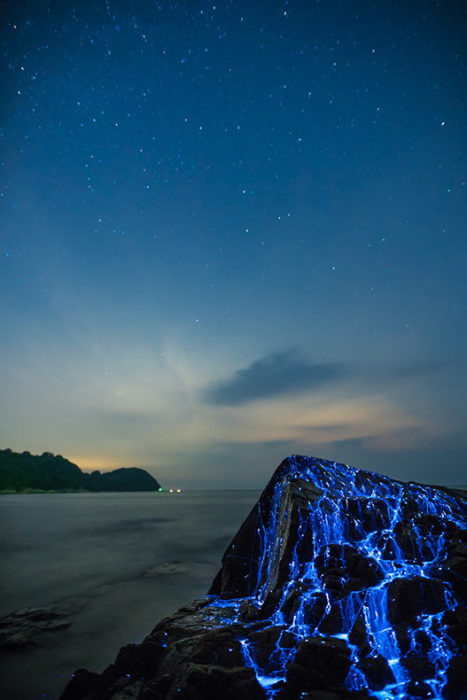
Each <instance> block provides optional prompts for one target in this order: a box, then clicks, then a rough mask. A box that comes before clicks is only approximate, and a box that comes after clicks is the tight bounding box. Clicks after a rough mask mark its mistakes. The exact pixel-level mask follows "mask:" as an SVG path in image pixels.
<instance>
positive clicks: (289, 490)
mask: <svg viewBox="0 0 467 700" xmlns="http://www.w3.org/2000/svg"><path fill="white" fill-rule="evenodd" d="M266 491H267V489H266ZM266 491H265V493H264V494H263V496H262V498H261V499H260V501H259V503H258V505H257V507H256V508H257V514H258V517H257V528H256V534H255V538H257V540H258V541H257V542H253V543H252V552H253V551H257V552H259V557H258V558H256V559H255V561H252V563H251V566H250V572H249V573H248V574H246V575H245V577H246V578H247V579H248V581H247V585H248V588H249V594H248V595H247V596H246V598H243V599H242V601H241V602H242V605H243V606H244V605H245V604H247V605H251V607H252V608H253V609H254V608H257V610H258V611H259V612H260V614H259V615H258V617H257V618H256V620H255V623H254V624H253V623H251V622H248V619H247V620H246V621H245V617H243V618H242V608H241V606H240V605H239V602H240V601H239V599H238V598H237V599H236V600H235V601H233V600H232V599H226V595H225V594H224V596H223V598H221V597H218V596H213V599H212V603H211V604H212V605H219V606H222V607H226V606H227V605H228V606H232V610H233V611H234V612H232V616H231V618H230V619H229V622H236V621H239V620H241V621H242V622H243V624H244V629H245V634H244V636H243V638H242V639H240V640H239V641H240V642H241V645H242V650H243V656H244V662H245V665H246V666H248V667H251V668H253V669H254V670H255V673H256V677H257V679H258V681H259V683H260V684H261V685H262V687H263V688H264V690H265V693H266V695H267V697H268V698H274V696H275V695H276V694H277V692H278V690H279V688H280V687H281V685H283V682H284V680H285V679H286V676H287V667H288V665H289V664H290V662H291V661H292V660H293V659H294V657H295V654H296V652H297V645H298V644H299V643H300V641H301V640H303V639H305V638H309V637H314V638H317V639H319V638H322V639H328V640H329V639H331V640H332V639H337V640H341V642H342V641H343V642H345V644H346V645H347V648H348V650H349V654H350V660H351V665H350V671H349V672H348V674H347V676H346V679H345V683H344V686H345V687H346V688H348V689H349V690H367V691H368V692H369V693H370V694H371V695H372V696H373V697H375V698H380V699H381V700H383V699H384V700H390V699H396V698H399V699H400V700H402V698H412V697H431V698H441V697H442V696H443V688H444V686H445V684H446V680H447V669H448V666H449V663H450V661H451V659H452V658H453V656H455V655H456V652H457V646H456V643H455V641H454V640H453V639H451V638H450V637H449V634H448V631H447V626H446V624H445V623H444V622H443V615H444V614H445V613H446V611H448V610H453V609H454V608H455V606H456V604H457V601H456V595H455V592H454V591H453V588H452V585H451V583H449V582H448V581H446V577H444V578H443V570H442V566H443V561H444V560H445V558H446V555H447V547H448V544H450V543H451V544H452V539H453V532H454V533H460V530H458V528H465V511H463V510H462V506H461V505H460V499H456V498H454V497H453V495H451V494H449V492H448V491H443V490H442V489H438V488H435V487H430V486H425V485H420V484H413V483H408V484H406V483H401V482H397V481H393V480H391V479H389V478H387V477H384V476H380V475H377V474H373V473H371V472H364V471H361V470H357V469H354V468H352V467H349V466H345V465H343V464H338V463H334V462H329V461H326V460H318V459H313V458H309V457H291V458H289V459H288V460H286V461H285V462H284V463H283V464H282V465H281V467H280V468H279V470H278V473H277V478H276V480H275V483H273V490H271V491H270V492H269V493H270V494H272V496H271V497H270V498H269V497H268V496H266V495H265V494H266ZM302 493H303V499H302V498H301V494H302ZM291 494H292V495H291ZM310 494H311V496H312V497H310ZM297 503H298V505H297ZM448 532H449V533H450V534H449V536H448ZM455 537H456V535H454V539H455ZM234 542H235V540H234ZM256 545H257V548H256V550H254V547H255V546H256ZM233 548H234V544H232V545H231V551H233ZM228 552H229V550H228ZM230 556H231V557H232V558H233V557H235V554H231V555H230ZM284 566H285V567H286V568H285V569H284ZM284 571H285V575H284ZM336 572H337V573H336ZM407 587H408V588H407ZM407 590H408V591H409V593H410V591H414V592H415V600H416V601H417V599H418V598H423V596H424V595H425V594H424V591H428V592H430V591H431V593H430V594H429V596H431V598H430V597H429V596H428V598H427V600H430V601H431V602H429V603H427V604H424V605H420V609H419V610H416V609H414V608H413V606H412V608H410V600H409V601H408V603H407V605H409V609H408V612H404V610H405V609H404V607H403V606H404V605H405V604H406V603H405V602H404V600H405V598H404V596H405V597H407V595H408V594H407ZM401 591H402V592H401ZM418 591H420V593H418ZM274 594H275V595H276V599H275V602H274V604H273V605H272V606H271V605H270V602H269V601H270V600H271V595H274ZM427 595H428V594H427ZM425 598H426V595H425ZM291 601H292V604H291ZM391 604H392V606H391ZM416 605H417V603H416ZM263 608H264V610H265V611H266V612H267V614H264V615H261V611H262V610H263ZM404 615H405V617H404ZM407 618H408V620H407ZM258 619H259V620H261V619H262V620H263V626H262V627H261V624H260V629H261V630H262V631H263V633H264V632H266V631H267V630H269V631H270V632H271V628H275V629H276V630H277V640H276V641H275V644H274V645H273V647H271V648H270V651H269V653H268V655H267V658H265V654H264V644H263V645H261V644H258V643H257V642H256V641H255V640H256V639H257V634H258V629H259V627H258V624H259V623H258ZM400 622H403V623H404V625H405V626H404V627H402V626H401V625H400V624H399V623H400ZM401 629H404V633H403V635H402V636H401V631H400V630H401ZM359 635H360V636H359ZM362 640H364V641H363V642H362ZM401 640H402V642H401ZM401 644H402V645H403V649H402V648H401ZM414 657H415V658H419V659H420V658H423V660H424V662H423V663H424V664H425V667H426V669H428V670H427V671H425V675H424V677H423V678H420V674H419V673H418V675H417V674H414V673H413V672H412V671H411V670H410V663H408V662H407V659H409V660H410V659H413V658H414ZM376 660H379V663H380V668H384V669H385V671H384V674H383V676H381V674H380V676H379V678H378V679H377V680H375V677H374V675H373V676H372V674H371V671H369V670H368V668H369V666H370V667H371V664H372V663H373V662H376ZM420 685H423V688H424V691H423V692H424V694H422V695H418V694H417V686H420Z"/></svg>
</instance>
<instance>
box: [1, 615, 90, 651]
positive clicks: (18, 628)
mask: <svg viewBox="0 0 467 700" xmlns="http://www.w3.org/2000/svg"><path fill="white" fill-rule="evenodd" d="M78 608H79V605H77V604H75V605H73V604H69V605H55V606H53V605H49V606H47V607H41V608H25V609H24V610H17V611H16V612H13V613H11V614H10V615H7V616H6V617H3V618H1V619H0V648H3V649H19V648H21V647H28V646H31V645H33V646H35V645H38V644H40V637H41V635H43V634H44V633H47V632H55V631H56V630H60V629H64V628H65V627H69V626H70V625H71V619H70V615H71V614H72V613H74V612H76V610H77V609H78Z"/></svg>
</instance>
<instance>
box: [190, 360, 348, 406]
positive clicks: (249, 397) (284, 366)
mask: <svg viewBox="0 0 467 700" xmlns="http://www.w3.org/2000/svg"><path fill="white" fill-rule="evenodd" d="M349 374H351V370H350V368H349V367H348V366H347V365H345V364H341V363H336V362H334V363H324V364H313V363H310V362H308V361H307V360H305V359H303V358H302V357H300V355H299V354H298V353H297V351H295V350H288V351H286V352H278V353H270V354H268V355H264V356H263V357H261V358H260V359H259V360H255V361H254V362H252V363H251V364H250V365H248V367H245V368H244V369H239V370H237V371H236V372H234V374H233V375H232V376H231V377H229V378H227V379H223V380H220V381H217V382H214V383H213V384H211V385H209V386H207V387H205V388H204V389H203V390H202V392H201V396H202V399H203V400H204V402H205V403H208V404H217V405H224V406H235V405H240V404H245V403H248V402H249V401H255V400H257V399H264V398H269V397H271V396H278V395H281V394H299V393H304V392H311V391H315V390H317V389H320V388H321V387H322V386H323V385H324V384H327V383H330V382H337V381H339V380H340V379H343V378H344V377H347V376H348V375H349Z"/></svg>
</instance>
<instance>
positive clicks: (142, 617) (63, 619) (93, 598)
mask: <svg viewBox="0 0 467 700" xmlns="http://www.w3.org/2000/svg"><path fill="white" fill-rule="evenodd" d="M259 495H260V492H259V491H184V492H181V493H176V492H174V493H168V492H162V493H159V492H145V493H70V494H24V495H21V494H19V495H11V496H10V495H2V496H0V556H1V563H2V567H1V578H0V618H2V620H4V618H5V617H6V616H10V615H11V614H12V613H14V612H20V613H21V612H22V611H25V610H26V609H30V608H40V609H42V608H46V611H45V612H46V616H47V615H48V614H49V613H50V612H51V611H52V612H53V613H54V614H55V613H56V614H57V618H56V621H57V623H58V624H57V628H56V629H49V630H45V631H44V630H43V631H41V632H39V633H38V634H36V635H35V636H32V637H31V638H30V639H29V643H28V644H27V645H24V644H23V645H19V646H17V647H11V648H9V649H6V650H5V649H2V650H1V651H0V664H1V666H0V679H1V681H0V688H1V696H2V698H3V700H36V699H39V698H47V699H49V700H51V699H56V698H58V697H59V696H60V693H61V692H62V690H63V688H64V687H65V685H66V683H67V682H68V680H69V679H70V677H71V674H72V673H73V671H75V670H76V669H77V668H87V669H88V670H91V671H96V672H101V671H103V669H104V668H105V667H106V666H107V665H108V664H110V663H112V661H113V660H114V659H115V656H116V655H117V653H118V651H119V649H120V647H122V646H124V645H125V644H128V643H130V642H140V641H141V640H142V639H143V638H144V637H145V636H146V635H147V634H149V632H150V631H151V630H152V629H153V627H154V626H155V625H156V623H157V622H158V621H159V620H161V619H162V618H164V617H166V616H167V615H170V614H171V613H173V612H175V611H176V610H177V609H178V608H179V607H181V606H182V605H185V604H187V603H189V602H191V601H192V600H194V599H196V598H200V597H202V596H204V595H205V594H206V593H207V591H208V589H209V586H210V584H211V582H212V580H213V578H214V576H215V574H216V573H217V571H218V569H219V568H220V563H221V558H222V555H223V553H224V551H225V550H226V548H227V546H228V544H229V542H230V541H231V539H232V538H233V536H234V535H235V534H236V532H237V530H238V528H239V527H240V525H241V523H242V522H243V520H244V519H245V517H246V516H247V515H248V513H249V511H250V510H251V508H252V507H253V506H254V504H255V503H256V501H257V499H258V498H259ZM41 614H42V613H41V612H40V611H39V612H38V613H37V612H36V614H35V615H36V618H40V617H41ZM26 617H30V614H29V613H28V614H27V615H26ZM17 619H18V621H20V620H21V619H23V617H22V616H17ZM2 620H0V636H1V634H2ZM10 620H11V618H10ZM3 629H4V628H3ZM10 629H11V627H10ZM23 632H24V627H23V628H21V626H18V635H19V637H21V636H22V635H23Z"/></svg>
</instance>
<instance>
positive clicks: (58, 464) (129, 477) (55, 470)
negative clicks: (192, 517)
mask: <svg viewBox="0 0 467 700" xmlns="http://www.w3.org/2000/svg"><path fill="white" fill-rule="evenodd" d="M159 490H161V486H160V484H159V482H158V481H157V479H155V478H154V477H153V476H151V475H150V474H148V472H147V471H145V470H144V469H139V468H138V467H123V468H121V469H114V470H112V471H109V472H100V471H97V470H96V471H93V472H91V473H90V474H88V473H86V472H83V471H81V469H80V468H79V467H78V466H77V465H76V464H73V462H70V461H69V460H68V459H65V457H62V456H61V455H54V454H52V452H43V454H41V455H32V454H31V453H30V452H21V453H20V452H13V451H12V450H9V449H6V450H0V492H3V493H31V492H43V491H45V492H48V491H69V492H73V491H91V492H101V491H159Z"/></svg>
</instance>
